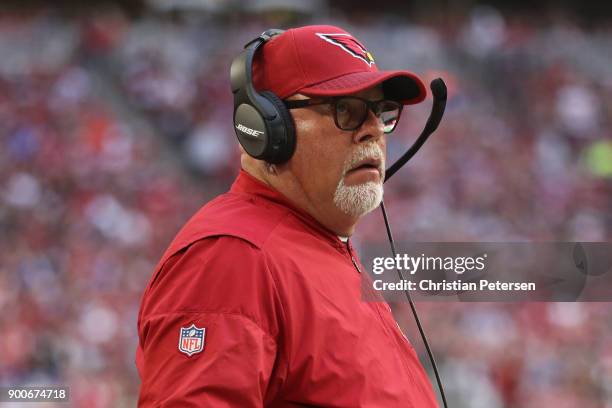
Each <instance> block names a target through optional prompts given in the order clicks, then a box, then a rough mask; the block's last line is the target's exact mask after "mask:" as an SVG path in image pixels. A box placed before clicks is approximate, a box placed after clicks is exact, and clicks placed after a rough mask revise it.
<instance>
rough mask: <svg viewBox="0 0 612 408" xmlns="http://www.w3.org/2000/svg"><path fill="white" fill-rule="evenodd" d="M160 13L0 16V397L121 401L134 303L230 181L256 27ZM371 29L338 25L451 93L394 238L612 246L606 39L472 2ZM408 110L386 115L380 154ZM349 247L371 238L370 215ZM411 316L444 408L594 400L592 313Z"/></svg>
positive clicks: (405, 132)
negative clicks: (390, 129) (243, 66)
mask: <svg viewBox="0 0 612 408" xmlns="http://www.w3.org/2000/svg"><path fill="white" fill-rule="evenodd" d="M173 17H174V18H164V17H163V16H159V15H153V14H151V15H150V16H145V17H143V18H140V19H137V20H129V19H127V18H126V17H125V16H123V15H121V13H119V12H118V11H116V10H110V11H106V12H104V13H100V14H97V15H90V16H83V17H73V18H71V19H67V18H60V17H57V16H56V15H54V13H52V12H45V11H41V12H37V13H31V14H26V15H24V14H10V13H0V54H1V55H2V56H3V57H2V58H1V59H0V144H1V148H0V236H1V237H2V243H3V245H2V246H1V247H0V272H1V273H0V307H1V310H2V311H3V312H4V313H2V314H1V315H0V328H1V330H2V336H0V383H2V384H3V385H15V384H52V383H57V384H67V385H69V386H71V390H72V405H74V406H83V407H85V406H87V407H91V406H99V407H118V406H133V405H134V402H135V398H136V395H137V390H138V376H137V373H136V370H135V365H134V362H133V360H134V351H135V344H136V321H135V320H136V312H137V309H138V303H139V300H140V296H141V294H142V291H143V289H144V287H145V284H146V282H147V280H148V279H149V276H150V274H151V272H152V271H153V268H154V266H155V263H156V262H157V261H158V259H159V257H160V256H161V254H162V251H163V249H164V248H165V247H166V245H167V244H168V243H169V241H170V239H171V238H172V237H173V235H174V234H175V233H176V231H177V229H178V227H179V226H180V225H181V224H182V223H183V222H184V221H185V220H186V219H187V218H188V217H189V216H191V215H192V214H193V212H194V211H195V210H196V209H197V208H198V207H199V206H200V205H202V204H203V203H204V202H205V201H206V200H208V199H209V198H211V197H212V196H214V195H215V194H217V193H219V192H221V191H223V190H225V189H227V187H228V186H229V183H230V182H231V180H232V179H233V177H234V175H235V174H236V173H237V169H238V160H237V159H238V152H237V145H236V143H235V136H234V134H233V130H232V128H231V115H232V96H231V93H230V90H229V81H228V75H229V72H228V66H229V63H230V61H231V58H232V57H233V55H235V54H237V53H238V52H239V50H240V48H241V47H242V45H243V44H244V43H245V42H246V41H248V40H249V39H251V38H252V37H253V36H254V35H255V34H256V33H258V32H260V31H263V29H265V28H267V27H266V26H265V23H264V18H259V19H258V18H251V19H249V20H248V21H247V20H240V19H235V20H231V19H229V20H230V21H224V20H223V19H220V21H219V22H217V21H215V20H214V19H213V18H210V17H206V16H202V19H203V20H204V22H203V23H202V22H201V21H199V20H198V19H197V18H196V19H184V20H182V19H177V18H176V16H173ZM314 17H317V16H314ZM386 18H391V17H389V16H387V17H385V16H384V15H382V16H379V17H371V18H368V19H367V20H366V21H364V22H362V23H360V24H356V25H354V26H351V25H350V23H346V22H345V23H342V25H343V26H346V28H347V29H349V30H350V31H352V32H355V34H356V35H358V37H359V38H362V39H363V40H364V42H365V43H366V44H368V45H369V46H370V47H371V48H372V50H373V51H374V53H375V55H376V57H377V61H385V62H386V63H387V64H386V67H387V68H392V67H394V68H399V67H402V68H407V69H412V70H415V71H417V72H419V73H421V74H422V75H423V76H424V77H428V78H429V77H431V78H433V77H434V76H435V75H442V76H443V77H444V78H445V79H447V80H448V84H449V92H450V99H449V101H448V107H447V113H446V115H445V118H444V120H443V122H442V125H441V127H440V129H439V131H438V132H437V133H436V134H435V135H434V136H433V137H432V140H431V141H430V142H428V144H427V145H426V146H425V147H424V149H423V150H422V151H421V152H420V153H419V155H418V156H417V157H416V158H415V159H414V161H413V162H411V164H410V165H409V166H408V167H407V168H405V169H403V170H402V172H403V174H404V175H403V176H402V177H396V178H395V179H394V180H393V182H392V183H390V185H389V186H388V188H387V189H386V195H385V197H386V200H385V201H386V203H387V206H388V208H389V212H390V213H391V217H392V219H393V221H394V232H395V234H396V238H397V239H398V240H401V239H404V240H418V241H428V240H430V241H445V240H448V241H462V240H465V241H469V240H480V241H486V240H494V241H504V240H508V241H510V240H610V239H611V238H612V218H611V217H612V215H611V214H612V212H611V211H610V208H612V194H611V193H612V184H611V183H612V168H611V165H612V144H611V142H610V140H611V136H612V135H611V134H610V128H611V126H610V125H611V124H612V109H610V106H612V82H610V79H609V78H610V77H611V76H610V74H611V71H610V70H611V68H610V67H612V61H611V57H610V53H609V52H607V51H605V50H609V49H611V48H612V35H611V33H610V30H609V29H608V30H604V31H596V30H592V31H589V29H583V28H579V27H577V26H573V25H572V24H571V23H568V22H567V21H565V20H561V19H558V20H554V19H553V20H552V21H551V22H550V23H548V24H547V25H545V26H537V25H535V23H533V22H532V20H530V19H529V18H527V17H525V18H522V17H521V16H512V17H510V16H507V15H504V14H503V13H501V12H500V11H498V10H496V9H494V8H491V7H484V8H483V7H480V8H476V9H474V10H473V11H472V12H471V14H468V15H467V17H465V18H461V17H460V16H456V17H454V18H452V19H449V21H450V22H451V23H452V24H441V23H440V24H432V23H430V22H426V21H423V22H420V23H419V22H418V21H413V22H412V23H407V22H401V23H400V22H398V21H395V20H393V21H394V22H393V23H392V24H386V23H387V22H388V20H386ZM347 19H348V20H350V15H349V16H348V17H347ZM306 22H307V21H306ZM306 22H305V23H306ZM339 24H340V23H339ZM118 101H119V102H118ZM428 109H429V106H428V105H427V104H424V105H422V106H416V107H411V108H409V109H406V110H405V112H404V114H403V118H402V120H401V121H400V125H399V129H398V130H397V131H396V133H395V134H393V135H392V136H391V137H390V138H389V142H388V145H389V155H390V157H391V158H397V157H398V156H399V155H400V154H401V153H402V152H403V150H405V149H406V148H407V146H408V145H409V144H410V142H411V141H413V140H414V136H415V135H416V134H418V132H419V131H420V129H421V126H422V125H423V123H424V120H425V118H426V116H427V113H428ZM142 123H144V126H143V125H142ZM355 240H356V242H357V243H358V244H359V245H360V246H361V247H364V248H365V247H367V246H369V245H374V244H377V243H379V242H383V241H384V240H385V236H384V233H383V230H382V229H381V220H380V216H379V215H378V214H372V215H371V216H369V217H368V218H367V219H366V220H365V222H364V223H363V225H361V227H360V229H359V231H358V234H357V236H356V237H355ZM419 308H420V309H421V311H422V315H423V316H422V319H423V321H424V322H425V326H426V327H427V331H428V333H429V336H430V338H431V342H432V344H433V348H434V350H435V351H436V354H437V356H438V360H439V361H440V363H441V367H442V371H443V372H442V375H443V378H444V382H445V384H447V388H448V393H449V399H450V400H451V401H453V404H452V406H454V407H521V408H527V407H542V406H547V407H548V406H554V407H566V406H567V407H577V406H580V407H604V406H606V407H608V406H612V405H610V402H609V401H611V400H612V353H611V352H610V350H612V326H610V324H609V322H610V320H611V319H612V312H611V311H610V310H611V309H610V308H609V307H608V306H607V305H604V304H542V303H534V304H529V303H527V304H513V305H506V304H456V303H439V304H428V303H423V304H421V305H419ZM396 309H397V310H396V311H397V314H398V318H399V321H400V324H401V325H402V327H403V328H405V330H406V331H407V332H408V334H409V338H410V339H412V342H413V344H414V345H415V348H417V351H419V353H421V355H422V356H423V350H422V347H421V345H420V340H419V338H418V334H417V333H416V331H415V330H414V327H413V324H412V320H411V317H410V316H409V315H408V314H407V313H406V310H405V308H403V307H399V306H398V307H397V308H396ZM424 361H426V360H424ZM606 404H607V405H606Z"/></svg>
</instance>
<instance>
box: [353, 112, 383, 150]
mask: <svg viewBox="0 0 612 408" xmlns="http://www.w3.org/2000/svg"><path fill="white" fill-rule="evenodd" d="M384 134H385V132H384V125H383V123H382V120H381V119H380V118H378V117H376V115H375V114H374V112H372V110H370V109H368V117H367V118H366V120H365V122H363V124H362V125H361V126H360V127H359V128H358V129H357V130H355V133H354V135H353V141H354V142H355V143H363V142H370V141H375V140H378V139H380V138H381V137H383V136H384Z"/></svg>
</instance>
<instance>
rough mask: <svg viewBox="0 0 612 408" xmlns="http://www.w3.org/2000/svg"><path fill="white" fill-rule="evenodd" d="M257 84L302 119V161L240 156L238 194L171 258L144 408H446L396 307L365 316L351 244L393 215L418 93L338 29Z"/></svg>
mask: <svg viewBox="0 0 612 408" xmlns="http://www.w3.org/2000/svg"><path fill="white" fill-rule="evenodd" d="M253 70H254V72H253V74H254V75H253V77H254V84H255V87H256V89H257V90H258V91H259V90H269V91H272V92H274V93H275V94H276V95H277V96H278V97H279V98H280V99H282V100H283V101H284V102H283V103H284V104H285V105H286V107H287V108H288V109H289V111H290V112H291V116H292V120H293V124H294V126H295V132H296V142H297V143H296V148H295V152H294V154H293V155H292V156H291V158H290V159H289V160H288V161H287V162H286V163H282V164H276V165H272V164H270V163H266V162H264V161H261V160H257V159H255V158H253V157H251V156H249V155H248V154H246V153H245V151H244V150H243V151H242V155H241V166H242V170H241V172H240V174H239V176H238V178H237V180H236V181H235V182H234V184H233V186H232V187H231V190H230V191H229V192H228V193H226V194H224V195H221V196H219V197H217V198H216V199H215V200H213V201H212V202H210V203H208V204H207V205H206V206H204V207H203V208H202V209H201V210H200V211H199V212H198V213H197V214H196V215H195V216H194V217H193V218H192V219H191V220H190V221H189V222H188V223H187V224H186V225H185V226H184V227H183V229H182V230H181V231H180V232H179V234H178V235H177V237H176V238H175V239H174V241H173V243H172V244H171V245H170V247H169V248H168V250H167V251H166V253H165V254H164V256H163V257H162V259H161V261H160V263H159V265H158V267H157V269H156V271H155V273H154V275H153V277H152V279H151V281H150V283H149V285H148V287H147V289H146V291H145V294H144V297H143V300H142V305H141V310H140V314H139V319H138V331H139V338H140V342H139V347H138V351H137V365H138V369H139V372H140V375H141V378H142V387H141V392H140V400H139V404H140V405H141V406H163V407H171V406H172V407H174V406H176V407H191V406H193V407H195V406H203V407H204V406H205V407H263V406H265V407H297V406H319V407H418V408H422V407H435V406H437V403H436V401H435V396H434V393H433V391H432V388H431V384H430V383H429V381H428V378H427V376H426V374H425V372H424V370H423V368H422V366H421V364H420V363H419V361H418V358H417V355H416V353H415V352H414V350H413V348H412V346H411V345H410V343H409V342H408V340H407V339H406V338H405V337H404V336H403V334H402V333H401V331H400V330H399V327H398V326H397V324H396V323H395V321H394V319H393V316H392V314H391V311H390V309H389V307H388V306H387V305H386V304H385V303H384V302H382V301H381V302H365V301H362V300H361V287H362V285H361V274H362V273H365V272H364V268H363V266H362V265H361V263H360V262H359V260H358V258H357V255H356V254H355V251H354V249H353V247H352V245H351V243H350V240H349V237H350V236H351V235H352V234H353V231H354V229H355V226H356V224H357V223H358V221H359V219H360V218H361V217H362V216H363V215H365V214H366V213H368V212H370V211H372V210H373V209H375V208H376V207H377V206H378V205H379V204H380V202H381V200H382V194H383V180H384V169H385V143H386V140H385V137H386V136H385V132H390V131H392V130H393V128H394V127H395V125H396V123H397V120H398V119H399V114H400V113H401V104H410V103H417V102H420V101H422V100H423V99H424V97H425V88H424V86H423V84H422V82H421V81H420V80H419V79H418V78H417V77H416V76H415V75H414V74H411V73H409V72H406V71H395V72H381V71H378V69H377V68H376V63H375V62H374V59H373V57H372V55H371V54H370V53H369V52H367V51H366V49H365V48H364V47H363V45H362V44H361V43H359V42H358V41H357V40H356V39H355V38H354V37H352V36H351V35H350V34H349V33H347V32H345V31H343V30H341V29H339V28H337V27H332V26H309V27H302V28H297V29H292V30H288V31H286V32H284V33H282V34H280V35H278V36H276V37H274V38H272V39H271V40H270V41H269V42H267V43H266V44H264V45H263V46H262V48H261V49H260V50H258V51H257V55H256V59H255V62H254V68H253Z"/></svg>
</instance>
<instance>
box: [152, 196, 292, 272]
mask: <svg viewBox="0 0 612 408" xmlns="http://www.w3.org/2000/svg"><path fill="white" fill-rule="evenodd" d="M288 213H289V210H287V209H286V208H283V207H282V206H279V205H275V204H274V203H271V202H269V201H267V200H263V199H261V198H259V197H257V196H254V195H250V194H240V193H232V192H229V193H225V194H222V195H220V196H219V197H217V198H215V199H214V200H212V201H210V202H209V203H208V204H206V205H204V206H203V207H202V208H201V209H200V210H198V212H197V213H196V214H195V215H194V216H193V217H191V219H190V220H189V221H187V223H186V224H185V225H184V226H183V227H182V228H181V230H180V231H179V232H178V234H177V235H176V237H175V238H174V240H173V241H172V243H171V244H170V246H169V247H168V249H167V250H166V252H165V253H164V255H163V257H162V259H161V262H160V263H161V264H163V263H164V262H165V260H166V259H168V258H169V257H170V256H172V255H173V254H175V253H177V252H179V251H181V250H183V249H185V248H187V247H188V246H190V245H191V244H193V243H194V242H196V241H199V240H201V239H204V238H208V237H214V236H232V237H236V238H240V239H242V240H244V241H247V242H249V243H250V244H251V245H253V246H255V247H257V248H261V247H262V246H263V245H264V243H265V241H266V240H267V239H268V237H269V236H270V234H271V233H272V231H273V230H274V229H275V228H276V226H277V225H278V224H279V223H280V222H281V221H282V220H283V219H284V218H285V217H286V216H287V215H288Z"/></svg>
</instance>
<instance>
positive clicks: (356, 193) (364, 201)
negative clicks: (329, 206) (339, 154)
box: [334, 144, 385, 217]
mask: <svg viewBox="0 0 612 408" xmlns="http://www.w3.org/2000/svg"><path fill="white" fill-rule="evenodd" d="M372 158H373V159H379V160H380V161H381V165H380V168H379V169H378V170H379V172H380V174H381V179H380V181H378V182H376V181H368V182H366V183H363V184H356V185H354V186H347V185H345V184H344V176H345V175H346V173H347V172H348V171H349V170H350V169H351V168H353V167H354V166H355V165H357V164H358V163H359V162H361V161H362V160H365V159H372ZM384 168H385V164H384V155H383V152H382V150H381V149H380V147H378V145H376V144H371V145H367V146H365V147H364V148H362V149H360V150H358V151H357V152H356V153H355V154H354V155H353V156H351V157H349V158H348V159H347V160H346V162H345V163H344V169H343V171H342V177H340V182H339V183H338V186H337V187H336V192H335V193H334V204H335V205H336V207H338V208H339V209H340V211H342V212H343V213H345V214H347V215H350V216H353V217H361V216H362V215H365V214H367V213H369V212H370V211H372V210H374V209H375V208H376V207H378V206H379V205H380V203H381V201H382V198H383V178H384V177H383V175H384Z"/></svg>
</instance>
